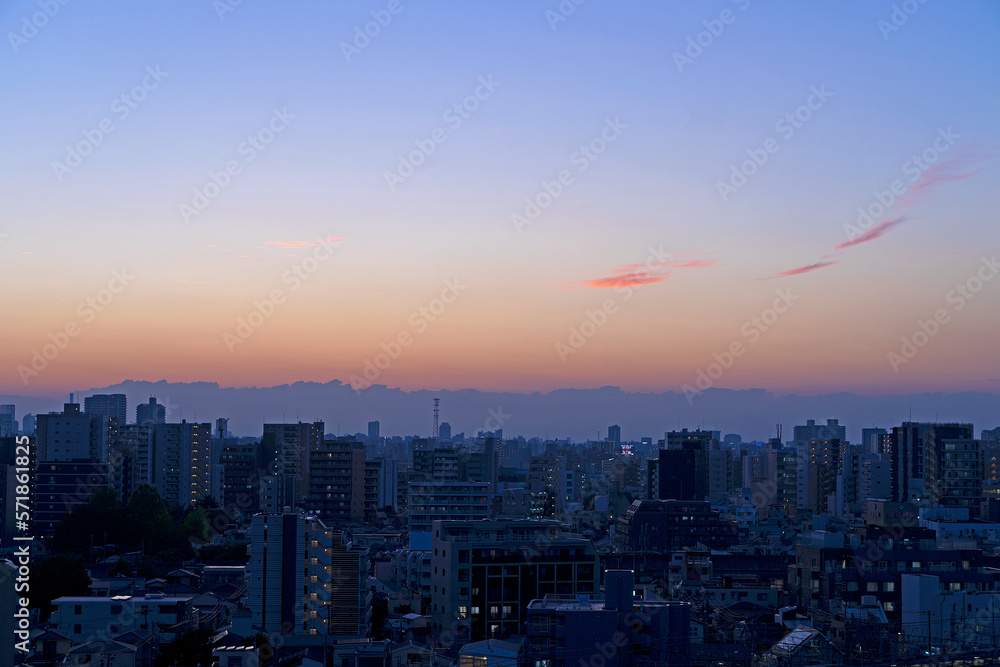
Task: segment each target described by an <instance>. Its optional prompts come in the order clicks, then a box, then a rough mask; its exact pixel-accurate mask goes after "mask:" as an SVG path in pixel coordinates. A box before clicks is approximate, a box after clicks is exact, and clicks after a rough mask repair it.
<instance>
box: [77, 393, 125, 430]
mask: <svg viewBox="0 0 1000 667" xmlns="http://www.w3.org/2000/svg"><path fill="white" fill-rule="evenodd" d="M127 403H128V401H127V399H126V397H125V394H94V395H93V396H87V397H86V398H84V399H83V411H84V412H86V413H87V414H88V415H92V416H97V415H103V416H106V417H114V418H115V419H117V420H118V424H119V425H121V426H124V425H125V423H126V422H127V421H128V407H127Z"/></svg>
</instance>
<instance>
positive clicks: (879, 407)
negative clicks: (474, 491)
mask: <svg viewBox="0 0 1000 667" xmlns="http://www.w3.org/2000/svg"><path fill="white" fill-rule="evenodd" d="M97 393H123V394H126V395H127V396H128V412H129V420H130V421H131V420H133V419H134V418H135V406H136V405H137V404H138V403H145V402H147V401H148V400H149V397H150V396H156V397H157V401H158V402H160V403H163V404H165V405H166V406H167V420H168V421H180V420H181V419H186V420H188V421H196V420H197V421H202V422H214V421H215V419H216V418H217V417H228V418H229V427H230V430H232V431H233V432H234V433H236V434H237V435H260V433H261V432H262V424H263V423H264V422H269V423H270V422H281V421H288V422H295V421H299V420H301V421H314V420H317V419H319V420H322V421H324V422H326V432H327V433H331V434H337V433H340V434H351V433H357V432H367V423H368V421H369V420H378V421H379V422H381V432H382V435H390V436H391V435H421V436H427V435H430V432H431V428H432V422H433V418H432V409H433V399H434V398H435V397H439V398H440V399H441V421H443V422H445V421H446V422H450V423H451V426H452V432H453V433H461V432H464V433H465V434H466V435H467V436H470V435H472V436H474V435H475V434H476V432H478V431H479V430H493V429H496V428H498V427H499V428H502V429H503V431H504V436H505V437H513V436H516V435H524V436H526V437H533V436H539V437H545V436H548V437H549V438H572V439H574V440H576V441H581V440H587V439H591V440H592V439H595V438H597V437H600V438H602V439H603V438H604V437H606V436H607V427H608V426H609V425H611V424H619V425H620V426H621V427H622V439H623V440H639V438H640V437H642V436H649V437H652V438H653V439H654V441H655V440H658V439H660V438H662V437H663V434H664V432H665V431H669V430H676V429H679V428H689V429H694V428H697V427H699V426H700V427H701V428H704V429H710V430H718V431H722V433H723V434H725V433H739V434H740V435H742V436H743V439H744V440H761V439H767V438H768V437H771V436H773V435H774V431H775V424H779V423H780V424H782V425H783V427H784V434H783V438H784V439H785V440H790V439H791V437H792V426H793V425H795V424H804V423H805V420H806V419H816V420H817V421H822V420H825V419H827V418H830V417H833V418H837V419H840V423H841V424H844V425H846V426H847V435H848V438H849V439H850V440H851V441H854V442H857V441H858V440H860V437H861V429H862V428H866V427H869V426H872V425H873V424H874V425H875V426H881V427H892V426H894V425H899V424H900V422H902V421H905V420H907V419H909V418H910V415H911V413H912V418H913V420H914V421H961V422H972V423H973V424H974V426H975V433H976V436H977V437H978V435H979V431H980V430H981V429H984V428H994V427H996V426H998V425H1000V395H997V394H988V393H981V392H964V393H924V394H913V395H905V396H874V397H873V396H861V395H858V394H852V393H836V394H823V395H818V396H802V395H795V394H789V395H784V396H777V395H775V394H773V393H771V392H769V391H766V390H763V389H746V390H730V389H708V390H707V391H705V392H704V393H703V394H701V395H700V396H697V397H696V398H695V399H694V401H693V403H689V401H688V400H687V397H686V396H685V395H684V394H683V393H680V392H662V393H658V392H626V391H622V390H621V389H619V388H618V387H601V388H599V389H558V390H556V391H552V392H548V393H538V392H536V393H532V394H519V393H511V392H504V393H498V392H484V391H478V390H475V389H464V390H458V391H444V390H442V391H429V390H420V391H403V390H401V389H392V388H388V387H386V386H384V385H374V386H372V387H369V388H367V389H364V390H361V391H357V392H356V391H354V390H353V389H351V387H350V385H347V384H344V383H341V382H340V381H337V380H334V381H331V382H327V383H318V382H296V383H294V384H286V385H278V386H274V387H244V388H231V387H220V386H219V385H218V384H217V383H214V382H189V383H188V382H166V381H164V380H161V381H159V382H146V381H134V380H126V381H124V382H122V383H120V384H116V385H112V386H109V387H99V388H94V389H90V390H86V391H83V392H82V393H81V394H79V395H78V396H77V398H76V400H77V401H79V402H80V403H82V402H83V400H82V399H83V397H84V396H89V395H91V394H97ZM68 398H69V397H68V396H62V397H60V396H53V397H51V398H37V397H22V396H12V395H5V396H0V401H2V402H3V403H14V404H16V405H17V418H18V419H21V417H23V416H24V415H25V414H26V413H28V412H33V413H35V414H38V413H41V412H49V411H54V410H61V409H62V404H63V403H65V402H66V401H67V400H68Z"/></svg>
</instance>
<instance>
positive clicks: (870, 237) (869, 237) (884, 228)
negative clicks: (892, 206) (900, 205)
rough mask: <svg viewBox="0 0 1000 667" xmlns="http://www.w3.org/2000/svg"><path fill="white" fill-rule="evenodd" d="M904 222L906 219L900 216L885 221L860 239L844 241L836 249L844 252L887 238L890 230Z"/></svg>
mask: <svg viewBox="0 0 1000 667" xmlns="http://www.w3.org/2000/svg"><path fill="white" fill-rule="evenodd" d="M904 222H906V217H905V216H902V215H901V216H899V217H898V218H893V219H892V220H883V221H882V222H880V223H878V224H877V225H875V226H874V227H872V228H871V229H869V230H868V231H867V232H865V233H864V234H862V235H861V236H859V237H858V238H856V239H851V240H850V241H844V242H843V243H840V244H838V245H837V246H836V247H835V248H834V249H835V250H843V249H844V248H850V247H851V246H856V245H860V244H862V243H868V242H869V241H874V240H875V239H880V238H882V237H883V236H885V233H886V232H888V231H889V230H890V229H892V228H893V227H895V226H897V225H900V224H902V223H904Z"/></svg>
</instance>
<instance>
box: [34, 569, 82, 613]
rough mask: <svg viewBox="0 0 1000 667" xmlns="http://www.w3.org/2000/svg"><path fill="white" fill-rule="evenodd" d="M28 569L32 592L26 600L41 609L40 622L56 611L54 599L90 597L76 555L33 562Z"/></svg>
mask: <svg viewBox="0 0 1000 667" xmlns="http://www.w3.org/2000/svg"><path fill="white" fill-rule="evenodd" d="M29 567H30V568H31V570H30V577H31V589H30V590H29V592H28V599H29V600H30V604H31V606H32V607H37V608H38V609H39V610H40V612H41V618H42V620H45V619H47V618H48V617H49V615H50V614H51V613H52V612H53V611H55V609H56V608H55V606H54V605H53V604H52V601H53V600H55V599H56V598H60V597H64V596H68V595H74V596H86V595H90V574H88V572H87V568H86V567H85V566H84V563H83V559H82V558H80V557H79V556H70V555H68V554H60V555H57V556H52V557H51V558H46V559H45V560H36V561H34V562H32V563H31V565H30V566H29Z"/></svg>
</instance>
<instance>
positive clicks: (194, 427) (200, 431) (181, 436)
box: [142, 421, 213, 505]
mask: <svg viewBox="0 0 1000 667" xmlns="http://www.w3.org/2000/svg"><path fill="white" fill-rule="evenodd" d="M151 444H152V449H151V450H150V451H148V452H143V453H142V455H143V456H145V457H146V462H145V463H144V464H143V465H142V467H143V468H144V469H147V470H148V471H149V477H150V479H149V482H148V483H149V484H152V485H153V486H155V487H156V489H157V491H159V492H160V496H161V497H162V498H163V499H164V500H166V501H167V502H168V503H177V504H178V505H188V504H190V503H192V502H197V501H199V500H201V499H203V498H207V497H209V496H210V495H212V487H213V483H212V472H213V467H212V460H213V457H212V425H211V424H210V423H208V422H205V423H201V424H195V423H191V422H186V421H182V422H181V423H179V424H154V425H153V426H152V438H151Z"/></svg>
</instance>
